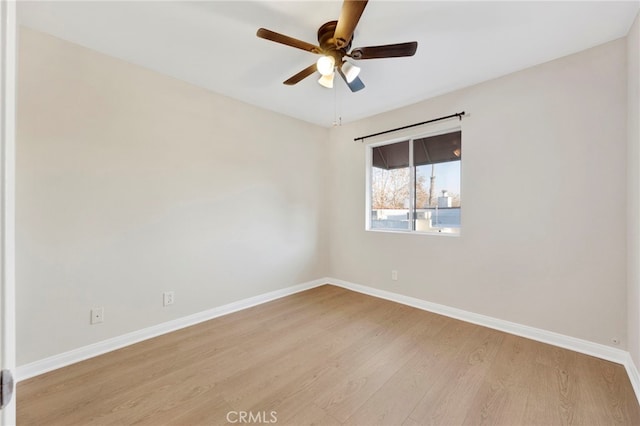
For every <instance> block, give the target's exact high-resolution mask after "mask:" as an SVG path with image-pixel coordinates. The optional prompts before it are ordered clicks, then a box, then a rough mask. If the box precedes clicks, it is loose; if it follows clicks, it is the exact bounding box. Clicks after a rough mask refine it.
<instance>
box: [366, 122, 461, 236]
mask: <svg viewBox="0 0 640 426" xmlns="http://www.w3.org/2000/svg"><path fill="white" fill-rule="evenodd" d="M434 127H437V128H434V129H432V130H431V131H429V132H424V133H409V134H403V135H402V136H399V137H396V138H393V139H386V140H383V141H378V142H372V143H368V144H366V147H365V149H366V152H365V208H364V210H365V218H364V220H365V222H364V223H365V230H366V231H368V232H382V233H391V234H405V235H406V234H413V235H439V236H446V237H459V236H460V235H461V234H462V226H461V227H460V230H459V231H458V232H455V233H453V232H441V231H417V230H415V229H406V230H404V229H380V228H376V229H373V228H371V180H372V177H371V172H372V169H373V148H375V147H378V146H382V145H390V144H393V143H397V142H403V141H407V140H408V141H409V163H410V164H413V143H412V142H413V141H414V140H415V139H421V138H428V137H432V136H438V135H444V134H446V133H452V132H458V131H462V123H460V122H458V123H456V124H455V125H452V123H450V122H449V123H441V124H440V125H439V126H434ZM463 134H464V132H463ZM412 167H415V166H412ZM462 169H463V166H462V163H460V197H461V198H462V192H463V185H462V173H463V171H462ZM409 175H410V181H409V182H410V183H409V184H410V185H411V186H410V187H411V188H413V185H415V182H414V180H415V176H414V175H415V174H414V173H410V174H409ZM414 204H415V200H414V197H410V201H409V211H410V212H413V211H414V208H413V207H414ZM460 215H461V218H462V211H461V212H460ZM461 220H462V219H461ZM412 226H413V227H415V223H414V224H413V225H412Z"/></svg>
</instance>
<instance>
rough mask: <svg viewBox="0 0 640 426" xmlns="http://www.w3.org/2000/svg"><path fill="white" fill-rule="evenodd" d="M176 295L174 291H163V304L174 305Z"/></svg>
mask: <svg viewBox="0 0 640 426" xmlns="http://www.w3.org/2000/svg"><path fill="white" fill-rule="evenodd" d="M173 300H174V295H173V292H172V291H165V292H164V293H162V306H169V305H173Z"/></svg>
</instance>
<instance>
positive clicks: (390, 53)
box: [349, 41, 418, 59]
mask: <svg viewBox="0 0 640 426" xmlns="http://www.w3.org/2000/svg"><path fill="white" fill-rule="evenodd" d="M417 49H418V42H417V41H411V42H408V43H398V44H387V45H384V46H369V47H357V48H355V49H353V50H352V51H351V53H349V56H350V57H351V58H353V59H379V58H399V57H402V56H413V55H414V54H415V53H416V50H417Z"/></svg>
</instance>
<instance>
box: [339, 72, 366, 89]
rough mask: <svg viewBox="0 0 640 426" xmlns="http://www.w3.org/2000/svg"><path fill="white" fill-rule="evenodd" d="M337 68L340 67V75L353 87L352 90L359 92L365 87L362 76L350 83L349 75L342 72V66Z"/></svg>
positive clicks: (350, 87)
mask: <svg viewBox="0 0 640 426" xmlns="http://www.w3.org/2000/svg"><path fill="white" fill-rule="evenodd" d="M337 69H338V74H340V77H342V79H343V80H344V82H345V83H347V86H349V89H351V91H352V92H358V91H360V90H362V89H364V83H363V82H362V80H360V77H356V78H354V79H353V81H352V82H351V83H349V82H348V81H347V77H346V76H345V75H344V73H343V72H342V68H341V67H339V68H337Z"/></svg>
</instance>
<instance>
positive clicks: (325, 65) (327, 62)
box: [316, 56, 336, 75]
mask: <svg viewBox="0 0 640 426" xmlns="http://www.w3.org/2000/svg"><path fill="white" fill-rule="evenodd" d="M316 66H317V67H318V72H320V74H322V75H329V74H333V67H335V66H336V60H335V59H333V56H321V57H320V59H318V62H317V63H316Z"/></svg>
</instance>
